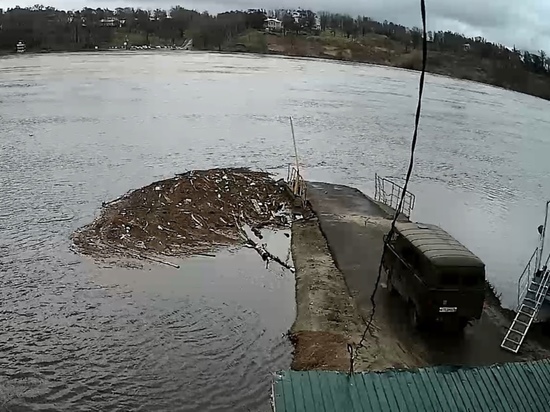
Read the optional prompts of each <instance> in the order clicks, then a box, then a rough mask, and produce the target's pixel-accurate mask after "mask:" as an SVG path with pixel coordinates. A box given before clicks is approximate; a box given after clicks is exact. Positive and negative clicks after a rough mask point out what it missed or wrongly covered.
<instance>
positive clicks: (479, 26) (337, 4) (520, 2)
mask: <svg viewBox="0 0 550 412" xmlns="http://www.w3.org/2000/svg"><path fill="white" fill-rule="evenodd" d="M36 3H41V2H40V1H38V0H21V1H17V0H15V1H11V0H0V7H1V8H7V7H13V6H15V5H17V4H18V5H20V6H22V7H23V6H27V5H33V4H36ZM43 4H45V5H51V6H55V7H57V8H62V9H78V8H82V7H83V6H84V5H86V6H88V7H94V8H95V7H102V8H104V7H108V8H115V7H119V6H133V7H142V8H156V7H160V8H170V7H171V6H173V5H176V4H177V5H180V6H182V7H186V8H190V9H196V10H198V11H204V10H208V11H209V12H211V13H218V12H220V11H225V10H233V9H246V8H294V7H302V8H307V9H312V10H315V11H320V10H328V11H333V12H340V13H350V14H352V15H354V16H355V15H358V14H361V15H366V16H369V17H372V18H374V19H376V20H379V21H383V20H389V21H393V22H395V23H400V24H403V25H405V26H409V27H412V26H415V25H416V26H420V0H332V1H330V0H278V1H277V0H206V1H200V0H180V1H179V2H178V1H170V0H134V1H132V0H121V1H117V0H88V1H86V0H49V1H48V0H45V1H44V3H43ZM426 7H427V14H428V30H452V31H458V32H460V33H465V34H467V35H468V36H483V37H485V38H487V39H488V40H490V41H493V42H498V43H503V44H505V45H507V46H510V47H511V46H513V45H516V46H517V47H518V48H521V49H528V50H531V51H536V50H540V49H544V50H546V51H548V52H549V53H550V0H461V1H457V0H426Z"/></svg>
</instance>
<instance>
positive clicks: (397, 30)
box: [320, 12, 550, 74]
mask: <svg viewBox="0 0 550 412" xmlns="http://www.w3.org/2000/svg"><path fill="white" fill-rule="evenodd" d="M320 21H321V30H322V31H327V30H330V31H333V32H334V31H336V30H338V31H340V32H343V33H344V34H345V35H346V36H347V37H348V38H358V37H364V36H366V35H367V34H368V33H376V34H379V35H384V36H387V37H388V38H389V39H391V40H394V41H398V42H400V43H402V44H404V45H405V46H409V47H411V48H413V49H415V48H420V47H421V46H422V32H421V30H420V29H419V28H417V27H413V28H412V29H409V28H407V27H405V26H402V25H400V24H395V23H392V22H388V21H387V20H386V21H384V22H382V23H381V22H378V21H375V20H373V19H371V18H369V17H365V16H358V17H356V18H353V17H351V16H349V15H344V14H335V13H328V12H322V13H320ZM427 40H428V49H429V50H433V51H441V52H451V53H464V52H467V53H468V54H469V55H471V56H475V57H478V58H480V59H493V60H497V61H499V62H500V63H501V64H502V65H504V66H508V67H511V68H517V67H519V66H521V67H523V68H525V69H527V70H528V71H531V72H534V73H541V74H548V73H550V58H549V57H548V55H547V54H546V53H545V51H544V50H541V51H539V52H538V53H532V52H529V51H520V50H518V49H516V48H515V47H514V48H513V49H509V48H507V47H505V46H503V45H501V44H497V43H492V42H489V41H487V40H486V39H484V38H482V37H475V38H472V37H466V36H464V35H463V34H460V33H454V32H450V31H437V32H432V31H430V32H428V34H427Z"/></svg>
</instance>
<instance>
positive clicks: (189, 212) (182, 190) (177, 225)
mask: <svg viewBox="0 0 550 412" xmlns="http://www.w3.org/2000/svg"><path fill="white" fill-rule="evenodd" d="M292 201H293V199H292V196H291V195H289V193H288V191H287V190H286V185H285V183H284V182H275V181H274V180H273V179H272V178H271V177H270V175H269V174H268V173H266V172H256V171H251V170H249V169H245V168H239V169H210V170H200V171H190V172H187V173H184V174H180V175H176V176H175V177H174V178H171V179H166V180H162V181H159V182H155V183H152V184H150V185H149V186H146V187H143V188H141V189H137V190H134V191H132V192H129V193H127V194H126V195H124V196H122V197H120V198H118V199H115V200H113V201H112V202H109V203H103V209H102V211H101V215H100V216H99V217H98V218H97V219H96V220H95V221H93V222H92V223H91V224H89V225H87V226H85V227H83V228H81V229H79V230H77V231H76V232H75V233H74V235H73V241H74V244H75V246H76V248H77V251H78V252H80V253H83V254H86V255H91V256H93V257H95V258H112V257H132V258H142V259H150V260H157V261H160V262H162V263H166V264H170V263H169V262H164V261H162V260H159V259H158V256H159V255H164V256H187V255H192V254H201V253H205V252H208V251H211V250H212V249H215V248H216V247H219V246H227V245H231V244H236V243H241V242H242V243H245V244H246V243H248V244H249V246H252V245H251V244H250V242H249V238H248V237H247V236H246V231H245V230H244V229H243V228H244V227H245V226H246V227H249V228H250V229H251V230H252V232H253V233H255V234H259V233H260V229H261V228H263V227H280V226H285V227H288V225H289V223H290V219H291V212H290V210H291V207H292ZM252 243H254V242H252Z"/></svg>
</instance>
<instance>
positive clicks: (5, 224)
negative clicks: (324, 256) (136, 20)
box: [0, 52, 550, 411]
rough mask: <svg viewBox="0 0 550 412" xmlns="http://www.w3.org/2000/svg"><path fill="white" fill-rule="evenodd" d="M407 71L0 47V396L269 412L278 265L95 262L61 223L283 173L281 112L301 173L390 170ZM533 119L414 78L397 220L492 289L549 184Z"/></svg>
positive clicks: (522, 256)
mask: <svg viewBox="0 0 550 412" xmlns="http://www.w3.org/2000/svg"><path fill="white" fill-rule="evenodd" d="M417 79H418V74H417V73H413V72H408V71H400V70H393V69H388V68H380V67H370V66H361V65H352V64H339V63H333V62H323V61H310V60H291V59H284V58H267V57H260V56H224V55H216V54H202V53H180V52H177V53H167V54H162V53H154V54H134V53H107V54H64V55H28V56H17V57H10V58H2V59H0V139H1V140H2V147H1V149H0V182H1V185H2V196H0V272H1V276H0V329H1V331H2V333H0V351H1V356H0V405H3V406H6V405H8V406H9V407H10V408H11V409H10V410H13V411H15V410H41V411H45V410H52V411H54V410H55V411H57V410H59V411H77V410H86V411H88V410H98V411H110V410H113V411H114V410H144V411H154V410H159V411H160V410H170V411H173V410H174V411H175V410H189V411H194V410H197V411H233V410H234V411H246V410H251V411H262V410H269V389H270V372H271V371H274V370H277V369H281V368H287V367H288V366H289V364H290V357H291V354H290V351H291V348H290V346H289V344H288V342H287V341H286V340H285V338H284V337H283V336H282V334H283V333H284V332H285V331H286V330H288V328H289V327H290V326H291V324H292V321H293V319H294V280H293V277H292V275H291V274H289V273H288V272H282V271H281V270H279V269H278V268H275V267H273V268H271V269H270V270H268V271H266V270H265V269H264V268H263V266H262V265H261V263H260V262H259V259H258V256H257V255H255V253H254V252H253V251H250V250H245V251H241V252H239V253H238V254H235V253H231V252H224V253H222V254H221V255H220V256H219V257H218V258H217V259H216V260H215V261H214V260H213V259H212V258H207V257H201V258H194V259H191V260H190V261H187V262H185V263H183V264H182V268H181V269H180V270H175V269H172V268H167V267H159V266H151V267H147V268H146V269H145V270H121V269H112V268H111V269H110V268H106V267H104V266H102V265H96V264H94V263H93V262H90V261H88V260H85V259H83V258H80V257H79V256H75V255H74V254H72V253H71V252H70V251H69V246H70V241H69V236H70V234H71V233H72V232H73V231H74V230H75V229H76V228H78V227H80V226H82V225H84V224H86V223H89V222H90V221H91V220H92V219H93V218H94V216H95V215H96V214H97V213H98V210H99V207H100V205H101V202H102V201H105V200H109V199H112V198H115V197H117V196H119V195H120V194H121V193H124V192H126V191H127V190H130V189H133V188H136V187H139V186H142V185H146V184H149V183H150V182H151V181H153V180H155V179H160V178H163V177H170V176H172V175H173V174H174V173H178V172H183V171H185V170H188V169H195V168H210V167H216V166H251V167H255V168H262V169H267V170H270V171H273V172H275V173H279V174H282V173H284V170H285V168H286V165H287V163H288V162H289V161H291V156H292V153H293V151H292V146H291V139H290V131H289V126H288V116H290V115H292V116H293V117H294V121H295V128H296V135H297V139H298V150H299V154H300V157H301V158H300V161H301V163H302V165H303V168H304V174H305V176H306V178H308V179H312V180H325V181H330V182H334V183H343V184H350V185H353V186H357V187H359V188H360V189H362V190H364V191H365V192H367V193H369V194H372V191H373V187H374V185H373V179H374V173H375V172H378V173H380V174H383V175H393V176H402V175H403V173H404V171H405V168H406V163H407V160H408V150H409V142H410V138H411V135H412V126H413V120H414V119H413V114H414V110H415V104H416V93H417ZM549 136H550V103H549V102H545V101H542V100H539V99H536V98H533V97H529V96H525V95H521V94H517V93H511V92H507V91H504V90H500V89H495V88H491V87H488V86H483V85H479V84H475V83H469V82H462V81H456V80H451V79H447V78H443V77H435V76H429V77H428V79H427V88H426V97H425V104H424V108H423V116H422V121H421V129H420V137H419V144H418V151H417V163H416V166H415V172H414V179H413V182H412V185H411V190H412V191H413V192H414V193H415V194H416V195H417V207H416V209H415V211H414V214H413V217H414V218H416V219H417V220H423V221H428V222H433V223H437V224H441V225H442V226H443V227H445V228H446V229H448V230H449V231H450V232H451V233H453V234H454V235H455V236H456V237H458V238H459V239H460V240H462V241H463V242H464V243H466V244H467V245H468V246H469V247H470V248H471V249H472V250H474V251H475V252H476V253H477V254H479V255H480V257H482V258H483V259H484V260H485V261H486V263H487V265H488V273H489V276H490V278H491V280H492V281H493V283H495V284H496V286H497V288H498V289H499V291H501V292H502V293H503V294H504V297H505V302H506V303H508V304H512V303H513V301H514V299H515V281H516V278H517V277H518V275H519V272H521V270H522V267H523V265H524V264H525V263H526V260H527V259H528V257H529V255H530V253H531V251H532V249H534V247H535V246H536V237H537V233H536V227H537V225H538V224H540V223H542V222H541V219H542V212H543V208H544V202H545V200H547V199H548V198H550V163H549V162H548V161H547V159H546V157H545V156H546V154H547V153H550V137H549ZM281 253H284V248H283V249H282V250H281Z"/></svg>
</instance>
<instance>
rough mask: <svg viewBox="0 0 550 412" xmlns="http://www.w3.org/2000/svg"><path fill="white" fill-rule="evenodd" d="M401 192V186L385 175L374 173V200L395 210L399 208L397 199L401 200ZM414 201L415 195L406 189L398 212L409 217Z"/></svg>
mask: <svg viewBox="0 0 550 412" xmlns="http://www.w3.org/2000/svg"><path fill="white" fill-rule="evenodd" d="M402 194H403V187H402V186H400V185H398V184H397V183H395V182H393V181H392V180H390V179H388V178H386V177H382V176H380V175H379V174H378V173H376V174H375V175H374V200H376V201H377V202H381V203H383V204H385V205H387V206H389V207H391V208H392V209H394V210H397V209H398V208H399V201H400V200H401V195H402ZM415 202H416V198H415V196H414V195H413V194H412V193H411V192H409V191H408V190H407V192H406V193H405V198H404V199H403V204H402V205H401V210H399V212H400V213H403V214H404V215H405V216H406V217H410V216H411V211H412V210H413V209H414V204H415Z"/></svg>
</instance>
